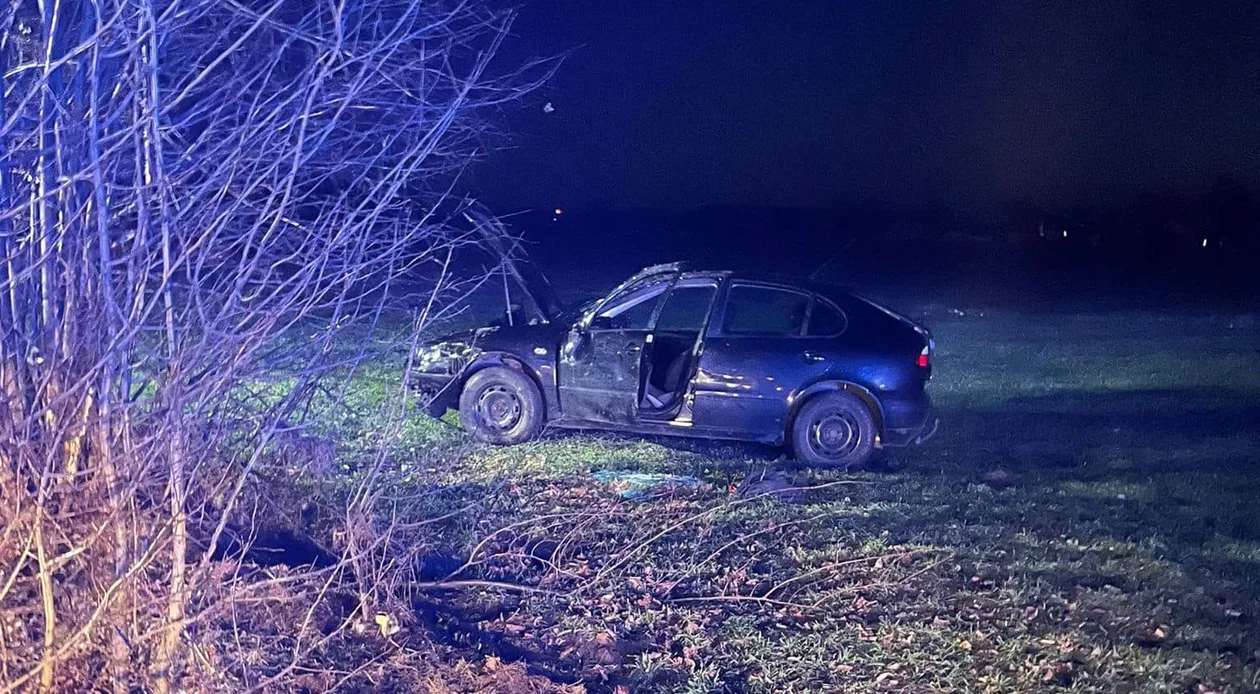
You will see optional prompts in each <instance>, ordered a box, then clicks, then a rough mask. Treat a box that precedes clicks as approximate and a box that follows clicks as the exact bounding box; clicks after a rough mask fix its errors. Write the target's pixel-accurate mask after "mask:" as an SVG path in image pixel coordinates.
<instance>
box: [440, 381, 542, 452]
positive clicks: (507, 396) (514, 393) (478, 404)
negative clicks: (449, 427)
mask: <svg viewBox="0 0 1260 694" xmlns="http://www.w3.org/2000/svg"><path fill="white" fill-rule="evenodd" d="M459 420H460V423H462V424H463V425H464V429H466V430H467V431H468V432H469V433H470V434H472V435H473V436H474V437H475V438H477V439H478V440H480V441H485V442H487V443H495V444H499V445H513V444H517V443H524V442H526V441H528V440H530V439H532V438H534V437H535V436H537V435H538V432H539V431H541V430H542V424H543V401H542V394H541V393H539V392H538V388H537V386H535V385H534V382H533V381H532V380H530V378H529V376H526V375H525V374H523V373H521V372H520V371H516V370H514V369H510V368H508V367H506V366H492V367H490V368H488V369H482V370H481V371H478V372H477V373H475V374H473V375H472V376H471V377H470V378H469V379H468V382H467V383H465V384H464V391H463V393H461V394H460V396H459Z"/></svg>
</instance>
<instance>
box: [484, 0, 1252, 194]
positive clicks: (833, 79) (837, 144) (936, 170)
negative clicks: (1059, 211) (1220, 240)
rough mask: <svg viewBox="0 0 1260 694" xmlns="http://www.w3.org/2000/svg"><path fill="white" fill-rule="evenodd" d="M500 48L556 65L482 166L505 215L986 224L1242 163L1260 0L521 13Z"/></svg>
mask: <svg viewBox="0 0 1260 694" xmlns="http://www.w3.org/2000/svg"><path fill="white" fill-rule="evenodd" d="M515 33H516V34H517V37H516V39H515V41H514V42H513V45H512V47H511V49H510V51H509V52H507V53H505V54H504V56H503V59H504V60H513V59H519V58H520V57H522V56H528V55H546V54H556V53H559V52H562V51H564V50H566V49H573V52H572V55H571V56H570V57H569V58H568V60H567V61H566V62H565V64H564V65H563V66H562V67H561V69H560V72H559V74H558V75H557V76H556V78H555V79H554V80H553V81H552V82H551V83H550V84H549V85H548V86H547V87H546V88H545V89H544V90H543V91H542V92H540V93H537V94H534V95H532V96H531V97H530V100H529V101H528V102H527V106H526V107H525V108H524V109H523V110H520V111H517V112H513V113H511V114H509V115H508V117H507V118H506V119H505V120H506V125H507V127H508V128H509V130H510V131H511V132H512V134H513V139H514V142H515V145H514V147H513V149H512V150H511V151H509V152H505V153H501V154H497V155H495V157H494V158H493V159H492V160H490V161H489V162H488V163H487V164H486V165H485V166H484V167H483V168H482V169H481V171H479V172H478V174H477V184H478V186H479V187H480V188H482V189H483V190H484V191H485V193H486V194H487V196H488V197H489V198H492V199H494V200H496V201H497V202H499V203H500V204H505V205H508V206H515V207H540V206H550V205H553V204H558V205H564V206H569V207H574V208H581V207H583V206H588V205H606V206H609V207H614V208H637V207H657V208H677V207H697V206H702V205H708V204H750V205H783V206H806V207H839V206H844V205H847V204H851V203H852V202H855V201H857V200H861V199H878V200H881V201H885V202H888V203H892V204H894V205H902V206H906V207H914V206H918V205H922V204H927V203H944V204H947V205H950V206H952V207H955V208H957V209H958V210H960V211H961V212H963V213H964V214H974V215H980V216H984V215H993V214H998V213H1000V210H1001V209H1002V206H1003V205H1004V204H1005V203H1007V202H1009V201H1011V200H1013V199H1017V198H1026V199H1029V200H1031V201H1032V202H1034V203H1036V204H1039V205H1042V206H1047V207H1063V206H1068V205H1072V204H1078V203H1093V202H1100V201H1107V200H1119V199H1121V198H1125V197H1128V196H1132V195H1134V194H1136V193H1139V192H1145V191H1152V192H1164V191H1187V192H1193V191H1197V190H1201V189H1204V188H1207V187H1208V186H1210V185H1212V184H1213V182H1214V181H1216V180H1217V179H1219V178H1221V177H1222V176H1233V177H1236V178H1240V179H1243V180H1245V181H1247V182H1249V183H1252V182H1256V180H1257V172H1258V171H1260V166H1258V164H1260V3H1257V2H1183V3H1170V2H1159V1H1150V0H1143V1H1140V2H1139V1H1136V0H1131V1H1125V2H1117V1H1107V0H1102V1H1087V2H1051V1H1044V2H1031V1H1020V0H1016V1H1013V2H992V3H968V2H921V3H906V2H872V1H867V0H861V1H857V2H845V1H842V0H765V1H746V0H724V1H717V0H686V1H678V2H674V1H665V0H636V1H634V2H628V1H626V0H621V1H619V2H618V1H616V0H614V1H613V2H594V1H592V0H532V1H530V2H528V3H527V4H526V5H524V6H523V8H522V10H521V16H520V19H519V21H518V22H517V24H516V26H515ZM546 102H550V103H551V104H552V105H553V106H554V108H555V110H554V112H552V113H545V112H544V110H543V107H542V105H543V104H544V103H546Z"/></svg>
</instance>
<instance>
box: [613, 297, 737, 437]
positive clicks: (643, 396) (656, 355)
mask: <svg viewBox="0 0 1260 694" xmlns="http://www.w3.org/2000/svg"><path fill="white" fill-rule="evenodd" d="M667 289H670V283H669V282H668V281H657V282H647V283H644V284H642V285H639V286H631V287H628V288H626V290H624V292H623V294H621V295H620V296H619V297H618V298H617V299H614V300H613V301H612V302H611V303H612V304H613V305H612V306H609V307H607V308H605V309H604V310H603V311H601V313H600V314H599V315H598V316H597V317H596V319H597V320H598V321H599V324H600V325H601V326H602V327H604V328H613V329H618V328H620V329H627V330H630V329H635V328H636V327H640V326H641V327H646V326H647V325H648V324H649V322H650V320H651V316H652V314H653V313H654V312H655V311H656V302H655V301H653V299H656V298H657V297H659V296H660V295H661V294H663V293H665V291H666V290H667ZM716 296H717V282H716V281H714V280H713V279H712V278H708V277H690V278H689V277H685V276H684V277H683V278H682V279H680V280H678V282H677V283H676V284H675V285H674V286H673V288H672V290H670V291H669V295H668V296H667V297H666V298H665V304H664V306H662V307H661V308H660V313H659V314H658V315H657V318H656V323H655V326H654V328H653V330H652V334H651V339H650V341H649V342H648V344H646V345H644V349H643V355H642V357H641V358H642V361H641V362H640V365H639V378H640V389H639V414H640V416H643V417H645V418H649V419H667V418H668V417H670V416H672V415H673V413H674V412H676V411H677V409H678V406H679V405H680V404H681V403H682V395H683V394H684V393H685V392H686V389H687V383H688V382H689V380H690V376H691V372H692V370H693V367H694V366H695V354H696V347H697V346H698V344H699V340H700V333H701V332H702V331H703V330H704V326H705V321H706V320H707V319H708V316H709V310H710V308H711V306H712V304H713V299H714V297H716Z"/></svg>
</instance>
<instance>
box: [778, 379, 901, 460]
mask: <svg viewBox="0 0 1260 694" xmlns="http://www.w3.org/2000/svg"><path fill="white" fill-rule="evenodd" d="M836 391H845V392H848V393H852V394H853V395H855V396H857V398H858V399H859V400H861V401H862V403H863V404H865V405H866V406H867V408H869V409H870V411H871V416H872V417H874V418H875V433H876V435H877V436H878V437H879V438H878V439H877V440H878V441H880V443H881V444H882V443H883V438H884V407H883V405H881V404H880V402H879V398H876V397H875V394H874V393H872V392H871V391H870V390H869V389H867V388H865V387H863V386H861V385H858V384H857V383H853V382H852V381H839V380H836V381H822V382H820V383H815V384H813V385H811V386H809V387H808V388H806V389H804V390H802V391H801V392H800V393H797V395H796V397H794V398H793V399H792V405H791V408H790V409H789V411H788V418H787V425H786V427H785V428H784V431H783V434H784V440H785V441H791V440H792V429H793V428H794V427H795V426H796V415H797V414H799V413H800V411H801V408H802V407H804V406H805V403H807V402H809V401H810V400H813V399H814V398H816V397H818V396H819V395H822V394H824V393H834V392H836Z"/></svg>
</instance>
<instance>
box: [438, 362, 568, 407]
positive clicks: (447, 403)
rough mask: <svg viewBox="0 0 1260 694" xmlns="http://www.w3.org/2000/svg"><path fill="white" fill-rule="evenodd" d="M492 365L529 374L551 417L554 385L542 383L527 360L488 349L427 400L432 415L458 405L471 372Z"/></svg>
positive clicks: (541, 379) (554, 401) (540, 376)
mask: <svg viewBox="0 0 1260 694" xmlns="http://www.w3.org/2000/svg"><path fill="white" fill-rule="evenodd" d="M492 366H506V367H507V368H509V369H514V370H516V371H520V372H521V373H523V374H525V375H526V376H529V379H530V380H531V381H533V382H534V386H536V387H537V388H538V392H539V393H541V394H542V396H543V402H544V403H545V404H546V406H547V413H546V414H547V419H548V420H550V419H553V418H554V415H555V413H556V412H557V408H558V406H557V402H556V394H555V387H554V386H553V387H551V388H548V387H546V386H545V385H544V381H543V378H542V375H541V374H539V373H538V371H537V370H535V369H534V368H533V367H532V366H530V364H529V363H528V362H526V361H525V360H524V359H521V358H520V357H518V356H517V355H515V354H512V353H511V352H503V351H489V352H482V353H481V354H478V355H477V356H476V358H474V359H473V360H472V361H471V362H469V363H468V365H467V366H465V367H464V370H463V371H460V372H459V373H458V374H456V376H455V377H454V378H452V379H451V380H450V382H449V383H447V384H446V385H445V386H444V387H443V388H442V390H440V391H439V392H438V393H437V395H435V396H433V399H432V400H431V401H430V402H429V406H428V411H429V415H430V416H432V417H441V416H442V415H443V414H445V413H446V410H447V409H453V408H458V407H459V395H460V393H461V392H463V390H464V384H465V383H467V382H468V379H469V378H471V377H472V375H473V374H475V373H477V372H478V371H481V370H482V369H488V368H490V367H492Z"/></svg>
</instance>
